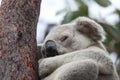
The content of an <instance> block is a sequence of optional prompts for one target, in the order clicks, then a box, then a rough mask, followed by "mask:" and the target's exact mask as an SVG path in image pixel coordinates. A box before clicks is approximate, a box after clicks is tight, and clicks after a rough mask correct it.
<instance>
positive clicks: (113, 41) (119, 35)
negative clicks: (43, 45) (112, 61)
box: [61, 0, 120, 73]
mask: <svg viewBox="0 0 120 80" xmlns="http://www.w3.org/2000/svg"><path fill="white" fill-rule="evenodd" d="M74 1H75V2H76V3H77V4H76V5H77V6H78V10H77V11H72V10H64V11H63V12H65V13H66V14H65V16H64V19H63V20H62V22H61V23H62V24H63V23H68V22H70V21H72V20H73V19H75V18H77V17H79V16H87V17H90V16H89V10H88V5H87V4H86V3H85V1H83V0H74ZM86 1H87V0H86ZM94 1H95V2H96V3H97V4H98V5H100V6H102V7H103V8H106V7H108V6H109V5H111V2H110V1H109V0H94ZM114 13H116V14H117V15H119V18H120V10H118V9H116V10H115V11H114ZM95 20H96V19H95ZM97 22H98V23H99V24H101V25H102V26H103V28H104V29H105V31H106V40H105V41H104V42H103V43H104V44H105V46H106V48H107V49H108V51H109V52H110V53H112V52H115V53H116V54H117V55H118V58H117V59H116V61H117V62H118V64H116V65H117V68H118V71H119V73H120V67H119V66H120V58H119V57H120V20H119V21H118V22H117V24H116V25H115V26H111V25H109V24H107V23H105V22H104V23H102V22H99V20H98V21H97Z"/></svg>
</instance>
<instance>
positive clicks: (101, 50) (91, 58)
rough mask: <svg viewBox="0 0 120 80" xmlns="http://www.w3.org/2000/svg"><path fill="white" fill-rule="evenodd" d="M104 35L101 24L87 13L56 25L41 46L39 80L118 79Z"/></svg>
mask: <svg viewBox="0 0 120 80" xmlns="http://www.w3.org/2000/svg"><path fill="white" fill-rule="evenodd" d="M104 38H105V32H104V30H103V28H102V27H101V26H100V25H99V24H98V23H96V22H95V21H93V20H91V19H89V18H87V17H79V18H78V19H76V20H75V21H74V22H71V23H68V24H63V25H60V26H58V27H56V28H55V29H53V30H52V31H51V32H50V33H49V34H48V35H47V37H46V38H45V40H44V42H43V43H42V46H41V53H42V55H43V57H44V58H42V59H40V60H39V61H38V64H39V76H40V78H41V80H119V78H118V74H117V72H116V68H115V66H114V64H113V62H112V60H111V59H110V58H109V54H108V52H107V50H106V49H105V47H104V46H103V44H102V41H103V40H104Z"/></svg>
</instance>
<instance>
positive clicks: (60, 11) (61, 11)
mask: <svg viewBox="0 0 120 80" xmlns="http://www.w3.org/2000/svg"><path fill="white" fill-rule="evenodd" d="M65 11H67V9H66V8H64V9H61V10H59V11H58V12H57V13H56V15H59V14H61V13H63V12H65Z"/></svg>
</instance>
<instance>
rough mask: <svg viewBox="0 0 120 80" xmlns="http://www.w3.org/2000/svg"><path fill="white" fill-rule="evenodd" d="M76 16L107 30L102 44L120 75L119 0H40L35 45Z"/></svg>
mask: <svg viewBox="0 0 120 80" xmlns="http://www.w3.org/2000/svg"><path fill="white" fill-rule="evenodd" d="M0 2H1V0H0ZM79 16H86V17H89V18H92V19H93V20H95V21H96V22H98V23H99V24H100V25H102V26H103V28H104V29H105V31H106V40H105V41H104V42H103V43H104V45H105V46H106V48H107V50H108V51H109V53H110V57H111V59H112V60H113V62H114V63H115V65H116V67H117V71H118V73H119V76H120V0H59V1H58V0H42V3H41V12H40V17H39V21H38V25H37V37H36V39H37V43H38V44H40V43H42V42H43V40H44V38H45V36H46V35H47V34H48V33H49V31H50V30H52V29H53V28H54V27H56V26H57V25H59V24H64V23H69V22H70V21H72V20H74V19H75V18H77V17H79Z"/></svg>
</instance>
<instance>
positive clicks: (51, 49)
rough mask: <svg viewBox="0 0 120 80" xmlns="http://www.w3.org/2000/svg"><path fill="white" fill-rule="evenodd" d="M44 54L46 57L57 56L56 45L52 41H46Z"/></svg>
mask: <svg viewBox="0 0 120 80" xmlns="http://www.w3.org/2000/svg"><path fill="white" fill-rule="evenodd" d="M45 54H46V56H47V57H53V56H56V55H58V52H57V48H56V43H55V42H54V41H52V40H48V41H47V42H46V43H45Z"/></svg>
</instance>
